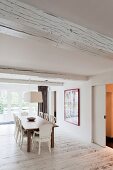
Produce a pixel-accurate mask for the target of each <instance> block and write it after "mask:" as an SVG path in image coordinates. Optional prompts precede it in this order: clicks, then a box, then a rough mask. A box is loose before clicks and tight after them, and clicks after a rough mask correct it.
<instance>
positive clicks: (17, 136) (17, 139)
mask: <svg viewBox="0 0 113 170" xmlns="http://www.w3.org/2000/svg"><path fill="white" fill-rule="evenodd" d="M18 136H19V130H18V129H17V134H16V142H17V141H18Z"/></svg>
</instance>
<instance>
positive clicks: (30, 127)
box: [20, 116, 58, 152]
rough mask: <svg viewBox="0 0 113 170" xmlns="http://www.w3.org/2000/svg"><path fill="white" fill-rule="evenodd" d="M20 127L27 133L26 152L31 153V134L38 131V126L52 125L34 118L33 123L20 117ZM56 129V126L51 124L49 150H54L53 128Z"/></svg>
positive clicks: (41, 119)
mask: <svg viewBox="0 0 113 170" xmlns="http://www.w3.org/2000/svg"><path fill="white" fill-rule="evenodd" d="M20 120H21V123H22V127H23V128H24V130H25V131H27V152H30V151H31V145H32V138H31V137H32V134H33V132H34V131H35V130H38V129H40V126H42V125H44V124H48V123H49V124H52V123H51V122H49V121H47V120H45V119H43V118H41V117H39V116H36V119H35V121H28V119H27V117H26V116H21V117H20ZM55 127H58V125H56V124H53V127H52V133H51V148H54V128H55Z"/></svg>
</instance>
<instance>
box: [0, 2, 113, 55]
mask: <svg viewBox="0 0 113 170" xmlns="http://www.w3.org/2000/svg"><path fill="white" fill-rule="evenodd" d="M0 26H1V28H0V32H5V31H6V29H9V32H10V33H11V34H13V32H12V31H14V35H15V33H16V32H18V33H19V34H21V35H22V34H24V35H25V34H26V35H30V36H35V37H41V38H44V39H47V40H50V41H52V42H53V43H56V45H57V46H58V45H59V46H60V44H61V45H64V46H66V45H67V46H69V47H70V48H71V47H72V48H73V47H74V48H78V49H80V50H82V51H83V52H88V53H91V54H95V55H108V54H109V53H113V39H112V38H109V37H107V36H104V35H102V34H99V33H97V32H94V31H91V30H89V29H87V28H85V27H82V26H80V25H77V24H74V23H72V22H69V21H67V20H65V19H63V18H59V17H56V16H53V15H51V14H48V13H45V12H43V11H41V10H38V9H36V8H34V7H32V6H29V5H27V4H25V3H22V2H19V1H17V0H0ZM6 32H7V31H6Z"/></svg>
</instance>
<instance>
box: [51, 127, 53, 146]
mask: <svg viewBox="0 0 113 170" xmlns="http://www.w3.org/2000/svg"><path fill="white" fill-rule="evenodd" d="M51 148H54V127H52V133H51Z"/></svg>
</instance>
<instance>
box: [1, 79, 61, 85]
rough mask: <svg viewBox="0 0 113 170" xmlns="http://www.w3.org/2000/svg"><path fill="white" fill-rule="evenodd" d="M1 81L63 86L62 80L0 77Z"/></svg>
mask: <svg viewBox="0 0 113 170" xmlns="http://www.w3.org/2000/svg"><path fill="white" fill-rule="evenodd" d="M0 82H1V83H11V84H12V83H13V84H14V83H17V84H30V85H31V84H37V85H38V86H63V85H64V83H63V82H52V81H38V80H30V81H29V80H23V79H10V78H0Z"/></svg>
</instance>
